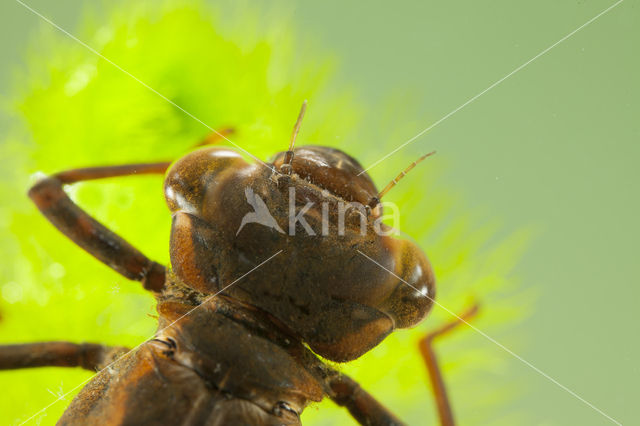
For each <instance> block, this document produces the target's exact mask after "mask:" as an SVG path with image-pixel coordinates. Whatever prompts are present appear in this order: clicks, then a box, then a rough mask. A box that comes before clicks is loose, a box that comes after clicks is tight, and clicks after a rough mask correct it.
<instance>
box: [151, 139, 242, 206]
mask: <svg viewBox="0 0 640 426" xmlns="http://www.w3.org/2000/svg"><path fill="white" fill-rule="evenodd" d="M245 166H247V163H246V162H245V161H244V159H243V158H242V156H241V155H240V154H238V153H237V152H235V151H233V150H231V149H228V148H220V147H206V148H202V149H199V150H197V151H194V152H192V153H190V154H187V155H186V156H184V157H182V158H181V159H179V160H178V161H176V162H175V163H174V164H173V165H172V166H171V168H170V169H169V171H168V172H167V176H166V178H165V180H164V195H165V199H166V201H167V205H168V206H169V209H170V210H171V211H172V212H175V211H178V210H184V211H187V212H189V213H194V214H195V213H198V212H199V211H200V208H201V206H202V200H203V199H204V195H205V194H206V191H207V189H208V188H209V187H210V186H211V185H215V184H216V183H217V182H219V181H220V180H221V179H220V178H221V174H222V173H223V172H225V171H227V170H230V169H239V168H242V167H245Z"/></svg>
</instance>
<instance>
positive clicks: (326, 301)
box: [165, 124, 435, 361]
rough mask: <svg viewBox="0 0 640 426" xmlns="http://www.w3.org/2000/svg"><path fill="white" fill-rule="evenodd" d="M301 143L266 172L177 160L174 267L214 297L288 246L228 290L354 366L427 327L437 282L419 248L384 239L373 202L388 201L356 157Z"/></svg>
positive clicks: (172, 183) (172, 200)
mask: <svg viewBox="0 0 640 426" xmlns="http://www.w3.org/2000/svg"><path fill="white" fill-rule="evenodd" d="M298 126H299V125H298V124H297V126H296V131H295V132H294V134H296V133H297V127H298ZM293 140H294V138H292V143H291V146H290V148H289V150H288V151H286V152H281V153H279V154H276V155H275V157H274V158H273V160H272V162H271V163H268V164H267V165H266V166H265V164H261V163H248V162H247V161H245V160H244V159H243V158H242V157H241V156H240V155H239V154H238V153H237V152H235V151H233V150H231V149H228V148H218V147H208V148H202V149H199V150H197V151H195V152H192V153H190V154H188V155H186V156H185V157H183V158H182V159H180V160H178V161H177V162H176V163H175V164H173V166H172V167H171V168H170V170H169V171H168V173H167V176H166V179H165V196H166V199H167V203H168V205H169V208H170V209H171V211H172V212H173V225H172V233H171V265H172V267H173V270H174V273H175V274H176V276H178V277H179V278H180V279H181V280H182V281H183V282H184V283H185V284H186V285H188V286H190V287H192V288H193V289H195V290H197V291H199V292H202V293H205V294H214V293H216V292H218V291H220V290H222V289H223V288H224V287H226V286H228V285H229V284H231V283H233V282H234V281H235V280H237V279H238V278H239V277H241V276H242V275H243V274H245V273H247V272H248V271H250V270H251V269H253V268H254V267H255V266H256V265H258V264H260V263H262V262H263V261H264V260H265V259H268V258H269V257H271V256H273V255H274V254H276V253H278V252H279V251H281V253H280V254H279V255H278V256H276V257H274V258H273V259H272V260H270V261H269V262H266V263H265V264H264V265H263V266H261V267H260V268H259V269H257V270H255V271H254V272H252V273H250V274H247V275H246V276H245V277H243V278H242V279H240V280H238V281H237V282H236V283H235V284H234V285H232V286H230V287H229V288H228V289H226V290H224V294H226V295H227V296H229V297H232V298H235V299H237V300H240V301H242V302H244V303H247V304H250V305H252V306H254V307H256V308H259V309H261V310H263V311H265V312H267V313H268V314H270V315H271V316H272V317H274V318H275V319H276V320H277V321H278V322H279V323H280V324H283V325H284V326H285V327H287V328H288V329H289V330H290V331H291V332H293V333H294V334H295V335H297V336H299V338H300V339H302V340H303V341H304V342H306V343H307V344H308V345H309V346H310V347H311V349H313V350H314V351H315V352H316V353H318V354H319V355H321V356H323V357H325V358H328V359H330V360H333V361H349V360H352V359H355V358H357V357H359V356H361V355H362V354H364V353H365V352H367V351H368V350H370V349H371V348H373V347H374V346H376V345H377V344H378V343H380V342H381V341H382V340H383V339H384V338H385V337H386V336H387V335H388V334H389V333H391V331H393V330H394V329H395V328H404V327H410V326H413V325H415V324H417V323H418V322H420V321H421V320H422V319H423V318H424V317H425V316H426V315H427V313H428V312H429V310H430V308H431V305H432V299H433V297H434V295H435V293H434V292H435V286H434V285H435V278H434V275H433V271H432V269H431V265H430V264H429V261H428V260H427V258H426V256H425V255H424V254H423V252H422V250H420V248H419V247H418V246H417V245H415V244H414V243H413V242H411V241H409V240H405V239H400V238H397V237H395V236H391V235H385V233H380V232H378V228H379V224H378V227H376V226H375V225H376V223H375V221H376V220H377V219H378V215H379V210H378V209H376V211H372V210H371V208H368V207H366V206H370V205H371V204H372V203H371V200H375V199H376V197H377V196H378V195H379V194H378V191H377V190H376V187H375V185H374V184H373V182H372V180H371V178H370V177H369V175H368V174H367V173H362V171H363V169H362V167H361V165H360V164H359V163H358V162H357V161H356V160H355V159H354V158H352V157H351V156H349V155H347V154H345V153H344V152H342V151H340V150H337V149H334V148H328V147H322V146H308V147H300V148H294V147H293ZM356 207H358V208H356ZM363 254H364V255H366V256H367V257H370V258H371V259H374V260H375V261H376V262H378V263H379V264H380V265H382V266H384V267H385V268H386V269H388V270H390V271H393V274H390V273H388V272H387V271H384V270H383V269H382V268H381V267H380V266H379V265H376V264H375V263H374V262H372V261H371V260H370V259H367V257H365V256H364V255H363ZM394 274H395V276H394ZM398 277H400V278H401V279H399V278H398ZM402 280H404V281H406V282H408V283H409V284H410V285H411V286H408V285H406V284H405V283H403V282H402ZM412 287H413V288H412Z"/></svg>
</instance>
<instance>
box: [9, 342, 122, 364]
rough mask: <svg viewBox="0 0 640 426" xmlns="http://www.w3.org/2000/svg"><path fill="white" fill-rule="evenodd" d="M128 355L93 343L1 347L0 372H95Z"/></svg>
mask: <svg viewBox="0 0 640 426" xmlns="http://www.w3.org/2000/svg"><path fill="white" fill-rule="evenodd" d="M126 352H128V349H127V348H124V347H118V346H104V345H98V344H95V343H79V344H78V343H69V342H39V343H27V344H22V345H0V370H13V369H18V368H30V367H82V368H84V369H86V370H91V371H97V370H99V369H101V368H103V367H105V366H106V365H109V364H110V363H111V362H113V361H114V360H115V359H117V358H118V357H120V356H121V355H123V354H125V353H126Z"/></svg>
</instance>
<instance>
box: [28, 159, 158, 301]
mask: <svg viewBox="0 0 640 426" xmlns="http://www.w3.org/2000/svg"><path fill="white" fill-rule="evenodd" d="M169 164H170V163H168V162H164V163H149V164H129V165H123V166H110V167H92V168H86V169H75V170H69V171H66V172H62V173H58V174H55V175H53V176H51V177H47V178H45V179H42V180H40V181H39V182H38V183H36V184H35V185H34V186H33V187H32V188H31V189H30V190H29V197H30V198H31V199H32V200H33V202H34V203H35V204H36V206H37V207H38V209H40V211H41V212H42V214H44V215H45V216H46V218H47V219H49V221H50V222H51V223H52V224H53V225H54V226H55V227H56V228H58V230H60V231H61V232H62V233H63V234H64V235H66V236H67V237H69V238H70V239H71V240H72V241H73V242H75V243H76V244H77V245H79V246H80V247H81V248H83V249H84V250H86V251H87V252H89V253H90V254H91V255H93V256H94V257H96V258H97V259H98V260H100V261H101V262H103V263H104V264H106V265H107V266H109V267H111V268H112V269H114V270H115V271H117V272H119V273H120V274H122V275H124V276H125V277H126V278H129V279H131V280H136V281H140V282H142V285H143V286H144V288H146V289H147V290H152V291H155V292H159V291H161V290H162V288H163V287H164V282H165V267H164V266H162V265H160V264H158V263H156V262H154V261H152V260H150V259H148V258H147V257H146V256H145V255H143V254H142V253H140V252H139V251H138V250H137V249H136V248H134V247H133V246H132V245H131V244H129V243H128V242H126V241H125V240H124V239H122V238H121V237H119V236H118V235H116V234H115V233H113V232H111V231H110V230H109V229H107V228H106V227H105V226H104V225H102V224H101V223H100V222H98V221H97V220H95V219H94V218H92V217H91V216H90V215H89V214H88V213H87V212H85V211H84V210H82V209H81V208H80V207H79V206H78V205H76V204H75V203H74V202H73V201H71V199H70V198H69V197H68V196H67V194H66V193H65V192H64V189H63V185H66V184H72V183H75V182H79V181H83V180H93V179H101V178H107V177H115V176H127V175H134V174H150V173H156V174H163V173H164V172H165V171H166V170H167V168H168V167H169Z"/></svg>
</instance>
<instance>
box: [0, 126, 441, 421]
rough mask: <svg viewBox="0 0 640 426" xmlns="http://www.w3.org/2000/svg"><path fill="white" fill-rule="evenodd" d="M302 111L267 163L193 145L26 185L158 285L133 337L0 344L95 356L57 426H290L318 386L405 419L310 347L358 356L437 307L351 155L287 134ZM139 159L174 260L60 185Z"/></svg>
mask: <svg viewBox="0 0 640 426" xmlns="http://www.w3.org/2000/svg"><path fill="white" fill-rule="evenodd" d="M301 116H302V114H301ZM300 118H301V117H300ZM299 121H300V119H299V120H298V123H297V124H296V129H295V131H294V137H293V138H292V143H291V146H290V148H289V150H288V151H286V152H282V153H280V154H277V155H276V156H275V157H274V158H273V159H272V161H271V162H270V163H266V164H265V163H251V162H248V161H246V160H244V159H243V157H242V156H241V155H239V154H238V153H237V152H235V151H233V150H231V149H228V148H220V147H204V148H201V149H198V150H196V151H194V152H192V153H190V154H188V155H186V156H185V157H183V158H181V159H179V160H178V161H177V162H175V163H173V164H170V163H153V164H135V165H125V166H116V167H98V168H89V169H76V170H71V171H68V172H63V173H59V174H57V175H53V176H52V177H50V178H46V179H44V180H42V181H40V182H38V183H37V184H36V185H35V186H34V187H33V188H32V189H31V190H30V192H29V195H30V197H31V198H32V199H33V200H34V202H35V203H36V205H37V206H38V208H39V209H40V210H41V211H42V213H43V214H44V215H45V216H46V217H47V218H48V219H49V220H50V221H51V222H52V223H53V224H54V225H55V226H56V227H57V228H58V229H60V230H61V231H62V232H63V233H64V234H65V235H67V236H68V237H69V238H71V239H72V240H74V241H75V242H76V243H77V244H78V245H80V246H81V247H82V248H84V249H85V250H86V251H88V252H89V253H91V254H92V255H93V256H95V257H96V258H98V259H99V260H101V261H102V262H104V263H105V264H107V265H108V266H110V267H111V268H113V269H114V270H116V271H117V272H119V273H121V274H122V275H124V276H125V277H127V278H129V279H133V280H138V281H141V282H142V284H143V286H144V287H145V288H147V289H149V290H150V291H152V292H153V294H154V295H155V297H156V299H157V311H158V314H159V327H158V332H157V334H156V336H155V338H154V339H151V340H149V341H146V342H144V343H143V344H141V345H140V346H139V347H137V348H135V349H134V350H132V351H128V350H126V349H125V348H111V347H105V346H102V345H92V344H82V345H77V344H71V343H65V342H50V343H40V344H28V345H12V346H5V347H0V368H21V367H34V366H42V365H60V366H82V367H84V368H87V369H92V370H100V371H99V372H98V374H97V375H96V376H94V377H93V378H92V379H91V381H90V382H89V384H88V385H87V386H86V387H85V388H84V389H83V390H82V391H81V392H80V393H79V394H78V396H77V397H76V398H75V399H74V400H73V401H72V402H71V404H70V406H69V408H68V409H67V411H66V412H65V413H64V415H63V416H62V418H61V419H60V421H59V424H65V425H66V424H189V425H200V424H207V425H209V424H210V425H223V424H224V425H226V424H247V425H281V424H287V425H289V424H293V425H295V424H299V422H300V420H299V415H300V413H301V412H302V411H303V409H304V408H305V406H306V405H308V404H309V403H310V402H312V401H320V400H321V399H323V398H324V397H326V396H328V397H330V398H331V399H333V400H334V401H335V402H337V403H338V404H340V405H343V406H345V407H346V408H347V409H348V410H349V411H350V413H351V414H352V415H353V416H354V418H356V419H357V420H358V421H359V422H361V423H362V424H381V425H382V424H400V421H399V420H398V419H397V418H396V417H395V416H394V415H393V414H391V413H390V412H389V411H387V410H386V409H385V408H384V407H383V406H382V405H380V404H379V403H378V402H377V401H376V400H374V399H373V398H372V397H371V396H370V395H369V394H367V393H366V392H365V391H363V390H362V389H361V388H360V387H359V386H358V385H357V383H356V382H354V381H353V380H351V379H350V378H348V377H346V376H344V375H341V374H339V373H337V372H336V371H334V370H333V369H331V368H330V367H328V366H327V365H325V364H324V363H323V362H322V361H321V360H320V358H318V356H317V355H320V356H322V357H324V358H327V359H329V360H332V361H339V362H343V361H349V360H353V359H355V358H357V357H359V356H361V355H362V354H364V353H365V352H367V351H368V350H370V349H371V348H373V347H374V346H376V345H377V344H378V343H380V342H381V341H382V340H383V339H384V338H385V337H386V336H387V335H388V334H389V333H391V332H392V331H393V330H394V329H396V328H404V327H410V326H412V325H415V324H417V323H418V322H420V321H421V320H422V319H423V318H424V317H425V316H426V315H427V313H428V312H429V310H430V308H431V306H432V301H433V297H434V282H435V280H434V275H433V272H432V269H431V266H430V264H429V262H428V260H427V258H426V257H425V255H424V254H423V253H422V251H421V250H420V248H419V247H418V246H416V245H415V244H414V243H412V242H410V241H408V240H404V239H397V238H395V237H394V236H391V235H387V234H385V233H380V232H375V231H376V229H378V228H379V225H380V224H379V222H377V221H378V219H379V218H380V215H381V209H380V207H379V206H378V203H379V198H378V196H379V194H378V192H377V190H376V188H375V185H374V184H373V182H372V181H371V179H370V178H369V176H368V175H367V174H366V173H362V171H363V169H362V167H361V166H360V165H359V164H358V162H357V161H356V160H354V159H353V158H352V157H350V156H348V155H347V154H345V153H344V152H342V151H339V150H336V149H332V148H327V147H301V148H297V149H296V148H294V147H293V141H294V139H295V135H296V134H297V129H298V127H299ZM134 173H137V174H140V173H158V174H165V180H164V188H165V197H166V201H167V204H168V206H169V209H170V211H171V213H172V216H173V222H172V230H171V239H170V258H171V265H170V268H165V267H163V266H162V265H160V264H158V263H156V262H153V261H151V260H149V259H148V258H146V257H145V256H144V255H143V254H142V253H140V252H139V251H137V250H136V249H135V248H134V247H132V246H131V245H130V244H128V243H127V242H126V241H124V240H123V239H122V238H120V237H118V236H117V235H115V234H114V233H112V232H111V231H109V230H108V229H107V228H105V227H104V226H103V225H101V224H100V223H98V222H97V221H95V220H94V219H93V218H91V217H90V216H89V215H88V214H87V213H85V212H84V211H83V210H81V209H80V208H79V207H78V206H77V205H75V204H74V203H73V202H72V201H71V200H70V199H69V198H68V196H67V195H66V194H65V192H64V190H63V189H62V188H63V185H65V184H71V183H74V182H77V181H80V180H88V179H99V178H104V177H113V176H124V175H131V174H134ZM385 190H387V189H385ZM354 206H360V207H362V208H354ZM265 212H266V213H265ZM264 214H268V215H269V218H267V219H268V220H266V219H265V220H262V219H264V218H262V219H261V218H260V217H261V215H262V216H264ZM292 215H293V216H292ZM243 218H244V219H245V220H244V221H243ZM246 218H249V219H246ZM265 225H267V226H265ZM376 226H378V228H376ZM309 229H311V232H309ZM321 231H327V232H321ZM358 252H360V253H358ZM368 258H370V259H374V260H375V262H376V263H378V265H376V264H375V263H373V262H372V261H371V260H369V259H368ZM379 265H382V266H383V267H384V268H386V269H388V270H389V271H391V272H392V273H384V271H382V273H381V269H380V266H379ZM406 283H409V284H410V285H406ZM316 354H317V355H316Z"/></svg>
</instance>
